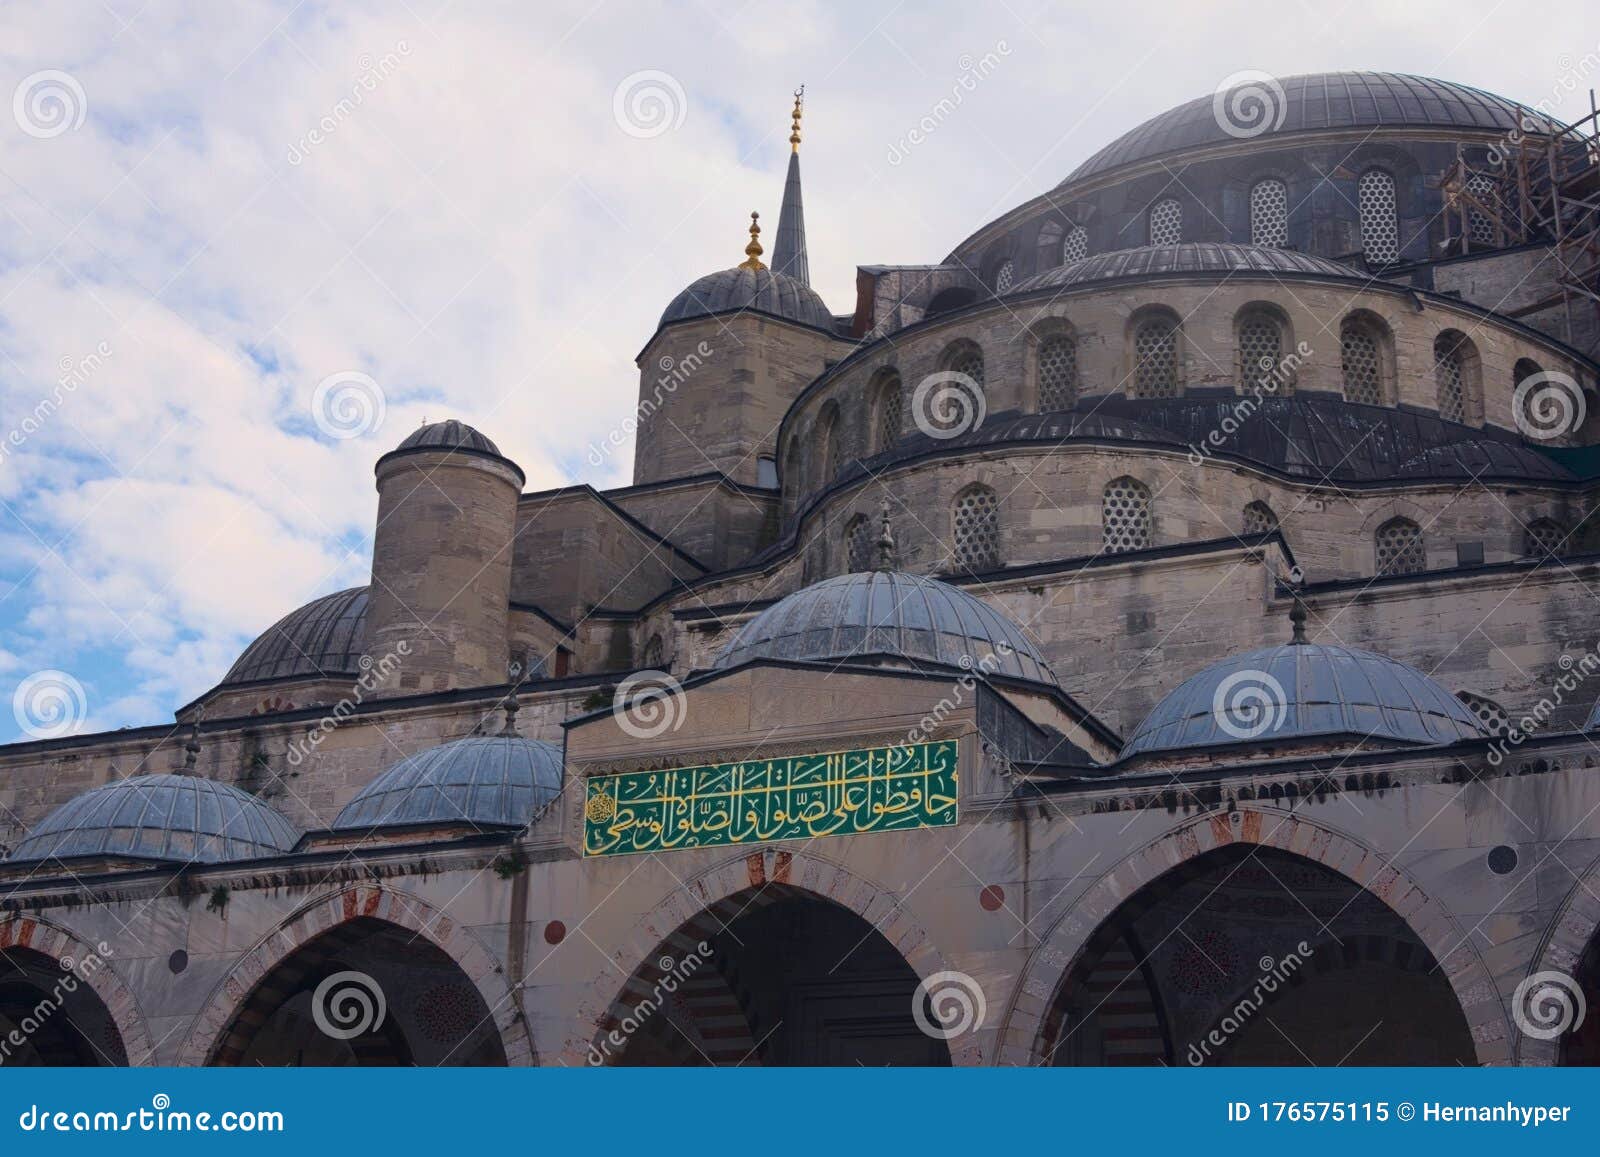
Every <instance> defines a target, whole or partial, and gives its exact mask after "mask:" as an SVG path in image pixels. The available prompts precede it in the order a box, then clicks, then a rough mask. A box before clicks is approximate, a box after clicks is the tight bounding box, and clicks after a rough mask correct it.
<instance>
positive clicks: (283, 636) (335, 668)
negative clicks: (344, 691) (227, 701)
mask: <svg viewBox="0 0 1600 1157" xmlns="http://www.w3.org/2000/svg"><path fill="white" fill-rule="evenodd" d="M366 621H367V588H366V587H351V588H350V589H349V590H343V591H336V592H334V593H333V594H331V595H323V596H322V597H321V598H320V599H312V600H311V601H310V602H309V603H307V604H306V605H305V606H303V607H300V608H299V609H297V610H293V611H290V612H289V613H288V614H287V615H285V616H284V617H283V618H281V619H279V620H278V621H277V622H276V623H274V624H272V626H270V627H268V628H267V629H266V630H265V631H263V632H262V633H261V635H260V637H259V638H257V639H256V640H255V642H253V643H251V644H250V645H249V646H248V647H246V648H245V649H244V654H242V655H240V656H239V658H238V660H237V661H236V662H235V663H234V664H233V666H232V667H231V668H230V669H229V670H228V674H227V675H226V676H225V677H224V678H223V680H222V686H224V687H226V686H229V685H231V684H237V683H253V682H255V681H256V680H259V679H309V678H323V677H330V676H337V675H353V674H356V673H357V672H358V671H359V670H360V661H361V633H362V630H363V629H364V627H365V626H366Z"/></svg>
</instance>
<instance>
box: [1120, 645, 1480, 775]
mask: <svg viewBox="0 0 1600 1157" xmlns="http://www.w3.org/2000/svg"><path fill="white" fill-rule="evenodd" d="M1483 735H1484V731H1483V729H1482V728H1481V727H1480V726H1479V725H1478V722H1477V720H1476V719H1475V718H1474V717H1473V714H1472V712H1471V711H1470V710H1468V708H1467V707H1466V705H1465V704H1463V703H1462V702H1461V701H1460V700H1459V699H1457V698H1456V697H1455V696H1454V695H1452V694H1450V692H1449V691H1447V690H1445V689H1444V688H1443V687H1441V686H1440V685H1439V684H1438V683H1436V682H1434V680H1432V679H1430V678H1429V677H1428V676H1427V675H1424V674H1423V673H1422V672H1421V671H1418V670H1417V669H1416V668H1415V667H1409V666H1407V665H1406V664H1404V663H1400V662H1397V661H1395V660H1394V659H1390V658H1388V657H1387V656H1384V655H1378V654H1374V653H1373V652H1371V651H1358V650H1356V649H1354V648H1352V647H1339V646H1332V645H1328V644H1321V643H1286V644H1284V645H1282V646H1278V647H1266V648H1263V649H1262V650H1259V651H1247V652H1245V653H1243V654H1240V655H1233V656H1230V657H1229V658H1226V659H1223V660H1222V661H1221V662H1218V663H1214V664H1212V665H1211V666H1209V667H1207V668H1206V669H1205V670H1203V671H1201V672H1200V673H1199V674H1198V675H1194V676H1191V677H1190V678H1188V679H1186V680H1184V681H1183V682H1182V683H1180V684H1179V685H1178V686H1177V687H1176V688H1175V689H1174V690H1173V691H1172V692H1171V693H1170V694H1169V695H1168V696H1167V697H1166V698H1165V699H1163V700H1161V702H1160V703H1158V704H1156V706H1155V709H1154V710H1152V711H1151V712H1150V714H1149V715H1148V716H1146V717H1145V720H1144V722H1143V723H1141V724H1139V727H1138V730H1136V731H1135V732H1134V733H1133V735H1132V736H1131V737H1130V738H1129V740H1128V742H1127V745H1126V746H1125V747H1124V748H1123V749H1122V754H1123V757H1124V758H1126V757H1128V756H1130V755H1140V754H1148V753H1151V752H1175V751H1180V750H1184V749H1189V748H1195V747H1215V746H1220V745H1223V744H1234V743H1240V742H1247V741H1252V740H1256V741H1260V742H1263V743H1278V742H1283V741H1284V740H1293V739H1306V738H1311V737H1315V736H1353V737H1356V738H1358V739H1378V740H1388V741H1393V742H1398V743H1414V744H1426V745H1433V744H1441V743H1455V742H1458V741H1460V740H1464V739H1481V738H1482V737H1483Z"/></svg>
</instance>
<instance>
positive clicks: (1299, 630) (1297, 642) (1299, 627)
mask: <svg viewBox="0 0 1600 1157" xmlns="http://www.w3.org/2000/svg"><path fill="white" fill-rule="evenodd" d="M1289 593H1290V594H1291V595H1292V596H1293V598H1294V602H1293V603H1292V604H1290V606H1289V643H1290V644H1291V645H1292V646H1297V647H1303V646H1305V645H1306V600H1305V597H1304V596H1303V595H1302V594H1301V584H1300V583H1298V582H1297V583H1295V584H1294V585H1293V586H1291V587H1290V588H1289Z"/></svg>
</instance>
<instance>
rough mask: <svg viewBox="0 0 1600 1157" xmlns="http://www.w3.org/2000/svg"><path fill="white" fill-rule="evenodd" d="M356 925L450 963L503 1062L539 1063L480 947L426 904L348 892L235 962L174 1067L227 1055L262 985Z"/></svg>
mask: <svg viewBox="0 0 1600 1157" xmlns="http://www.w3.org/2000/svg"><path fill="white" fill-rule="evenodd" d="M359 919H372V920H383V921H387V922H388V923H390V924H393V925H395V926H397V927H400V928H404V929H406V930H408V931H410V932H414V933H416V934H417V935H418V936H420V937H422V938H424V939H425V940H427V941H428V942H429V943H431V944H433V945H434V946H435V947H436V948H438V949H439V950H440V951H442V952H444V953H445V954H446V955H447V956H449V957H450V959H452V960H454V961H455V962H456V964H457V965H458V966H459V967H460V968H461V971H462V972H464V973H465V974H466V976H467V978H468V979H469V980H470V981H471V982H472V983H473V985H474V986H476V988H477V989H478V992H479V993H480V994H481V995H482V997H483V1002H484V1004H485V1006H487V1007H488V1008H489V1010H490V1012H491V1014H492V1015H493V1017H494V1021H495V1025H496V1027H497V1028H498V1029H499V1031H500V1040H501V1044H502V1046H503V1047H504V1049H505V1053H506V1063H507V1064H510V1065H533V1064H537V1063H538V1056H537V1054H536V1052H535V1051H534V1047H533V1042H532V1040H531V1039H530V1038H529V1036H528V1032H527V1029H526V1021H525V1018H524V1017H523V1016H522V1014H521V1010H520V1004H519V1002H518V1001H517V1000H516V994H515V991H514V990H513V988H512V987H511V986H510V985H509V984H508V983H507V981H506V978H505V975H504V971H503V969H502V968H501V967H500V965H499V963H498V962H497V961H496V960H495V958H494V957H493V956H492V955H491V954H490V952H489V950H488V949H486V948H485V947H484V946H483V944H482V942H480V941H479V940H478V938H477V937H476V936H475V935H473V934H472V932H471V931H470V930H469V929H466V928H463V927H462V926H461V925H459V924H457V923H456V922H455V921H454V920H452V919H450V917H448V916H446V915H445V914H444V913H443V912H441V911H439V910H438V909H437V908H434V907H433V906H432V905H430V904H428V903H426V902H425V901H423V900H419V899H418V898H417V897H415V896H412V895H410V894H409V893H405V892H397V891H394V890H392V889H389V888H381V887H377V886H375V885H361V886H358V887H352V888H346V889H344V890H343V891H340V892H337V893H334V894H333V895H331V896H325V897H323V898H322V899H320V900H316V901H314V902H312V903H310V904H307V905H305V906H304V907H302V908H301V909H299V911H297V912H296V913H295V914H294V915H292V916H291V917H289V919H287V920H285V921H284V922H283V923H282V924H280V925H279V926H278V928H277V929H276V930H275V931H273V932H271V933H269V934H268V935H267V936H265V937H263V938H262V940H261V941H260V943H258V944H257V945H256V946H255V947H254V948H252V949H251V950H250V951H249V952H246V953H245V954H244V955H243V956H241V957H240V958H239V960H238V962H237V963H236V964H235V965H234V966H233V969H232V971H231V972H229V973H228V975H226V976H225V977H223V978H222V981H221V983H219V984H218V985H217V986H216V988H214V989H213V990H212V992H211V995H210V997H209V998H208V999H207V1001H206V1004H205V1007H204V1008H202V1009H201V1010H200V1014H199V1015H198V1016H197V1017H195V1021H194V1024H193V1026H192V1027H191V1028H190V1030H189V1039H188V1040H187V1041H186V1042H185V1044H184V1047H183V1053H182V1055H181V1057H180V1058H179V1060H178V1063H179V1064H182V1065H204V1064H206V1063H208V1061H211V1060H212V1059H213V1058H214V1057H216V1056H217V1055H219V1054H221V1053H222V1052H223V1051H224V1050H227V1049H229V1048H230V1047H231V1046H230V1041H229V1039H228V1036H227V1031H228V1027H229V1025H231V1024H232V1022H233V1019H234V1017H235V1016H236V1015H237V1014H238V1013H239V1012H240V1011H241V1010H242V1009H243V1008H244V1007H245V1006H246V1004H247V1002H248V1001H249V1000H250V997H251V995H252V993H254V991H255V990H256V987H257V986H258V985H259V984H260V983H261V981H262V980H263V979H265V978H266V977H267V976H268V975H269V974H270V973H271V972H272V971H273V970H274V969H275V968H277V967H278V966H279V965H280V964H283V963H284V962H285V961H287V960H289V959H290V957H291V956H293V955H294V954H295V953H296V952H298V951H299V950H300V949H302V948H304V947H305V946H307V945H309V944H311V943H312V942H313V941H315V940H316V939H317V938H318V937H320V936H322V935H323V934H324V933H327V932H332V931H333V930H335V929H337V928H339V927H340V926H341V925H343V924H346V923H348V922H350V921H352V920H359Z"/></svg>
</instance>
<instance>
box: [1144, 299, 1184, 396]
mask: <svg viewBox="0 0 1600 1157" xmlns="http://www.w3.org/2000/svg"><path fill="white" fill-rule="evenodd" d="M1133 389H1134V394H1135V395H1136V396H1137V397H1140V398H1175V397H1177V396H1178V325H1177V323H1176V322H1174V321H1173V320H1171V319H1170V318H1165V317H1154V318H1151V319H1150V320H1148V321H1145V322H1143V323H1141V324H1140V326H1139V328H1138V329H1136V330H1135V331H1134V333H1133Z"/></svg>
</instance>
